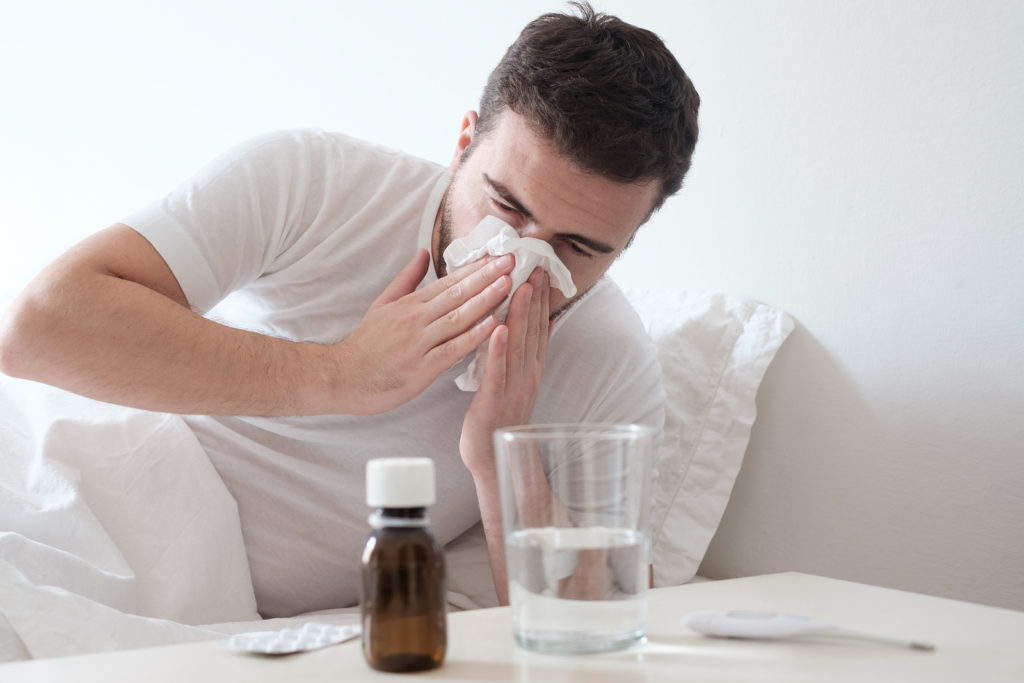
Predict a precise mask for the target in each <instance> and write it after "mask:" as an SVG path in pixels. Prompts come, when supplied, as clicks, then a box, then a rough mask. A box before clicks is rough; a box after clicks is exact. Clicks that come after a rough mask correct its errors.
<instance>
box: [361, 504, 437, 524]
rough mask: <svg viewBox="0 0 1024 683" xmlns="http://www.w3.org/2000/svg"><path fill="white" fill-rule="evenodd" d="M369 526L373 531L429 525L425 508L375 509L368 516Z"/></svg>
mask: <svg viewBox="0 0 1024 683" xmlns="http://www.w3.org/2000/svg"><path fill="white" fill-rule="evenodd" d="M369 522H370V526H371V527H373V528H374V529H383V528H384V527H425V526H427V525H428V524H429V520H428V519H427V508H425V507H418V508H377V510H376V511H375V512H374V513H373V514H371V515H370V519H369Z"/></svg>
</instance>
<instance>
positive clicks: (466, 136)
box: [448, 109, 478, 178]
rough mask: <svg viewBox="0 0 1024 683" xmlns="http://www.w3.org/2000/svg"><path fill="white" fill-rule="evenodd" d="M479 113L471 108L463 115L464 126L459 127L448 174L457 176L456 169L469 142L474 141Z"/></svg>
mask: <svg viewBox="0 0 1024 683" xmlns="http://www.w3.org/2000/svg"><path fill="white" fill-rule="evenodd" d="M477 118H478V117H477V113H476V112H475V111H473V110H472V109H470V110H469V111H467V112H466V115H465V116H463V117H462V127H461V128H460V129H459V137H458V139H457V140H456V141H455V154H454V155H452V160H451V163H450V164H448V175H449V176H450V177H452V178H454V177H455V171H456V170H457V169H458V168H459V164H460V163H462V155H463V154H465V152H466V148H468V147H469V143H471V142H472V141H473V133H474V132H475V131H476V122H477Z"/></svg>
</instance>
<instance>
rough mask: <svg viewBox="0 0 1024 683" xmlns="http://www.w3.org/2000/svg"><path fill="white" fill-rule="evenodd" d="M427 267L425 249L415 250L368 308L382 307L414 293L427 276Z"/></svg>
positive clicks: (428, 261) (428, 259)
mask: <svg viewBox="0 0 1024 683" xmlns="http://www.w3.org/2000/svg"><path fill="white" fill-rule="evenodd" d="M428 265H430V254H429V253H428V252H427V250H426V249H419V250H417V251H416V255H415V256H413V257H412V260H411V261H409V263H408V265H406V266H405V267H404V268H402V269H401V270H400V271H398V275H396V276H395V278H394V279H393V280H392V281H391V282H390V283H389V284H388V286H387V287H385V288H384V291H383V292H381V294H380V296H378V297H377V298H376V300H374V302H373V303H372V304H371V305H370V308H377V307H379V306H383V305H384V304H387V303H391V302H392V301H396V300H398V299H401V298H402V297H403V296H405V295H406V294H410V293H412V292H414V291H416V285H418V284H419V283H420V282H422V281H423V277H424V276H425V275H426V274H427V266H428Z"/></svg>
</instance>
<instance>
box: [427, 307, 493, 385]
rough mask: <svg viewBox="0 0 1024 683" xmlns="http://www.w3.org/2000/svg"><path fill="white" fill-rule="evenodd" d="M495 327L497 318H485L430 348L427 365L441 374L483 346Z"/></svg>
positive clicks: (490, 316) (491, 316)
mask: <svg viewBox="0 0 1024 683" xmlns="http://www.w3.org/2000/svg"><path fill="white" fill-rule="evenodd" d="M497 326H498V320H497V318H495V317H494V316H493V315H489V316H487V317H485V318H484V319H483V320H481V321H479V322H477V323H476V324H475V325H473V326H472V327H470V328H469V329H468V330H466V331H465V332H463V333H461V334H458V335H456V336H454V337H452V338H451V339H447V340H445V341H443V342H441V343H440V344H437V345H435V346H434V347H433V348H431V349H430V350H429V351H428V352H427V354H426V356H425V358H426V361H427V364H428V365H429V366H430V367H431V369H432V370H434V371H435V372H436V373H437V374H441V373H442V372H444V371H445V370H447V369H449V368H451V367H452V366H453V365H455V364H456V363H458V362H459V361H460V360H462V359H463V358H465V357H466V356H467V355H468V354H469V352H470V351H473V350H474V349H476V348H477V347H479V346H480V345H481V344H483V343H484V341H485V340H486V339H487V337H488V336H489V335H490V334H491V332H493V331H494V328H495V327H497Z"/></svg>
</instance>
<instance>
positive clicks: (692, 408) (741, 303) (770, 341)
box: [626, 290, 794, 586]
mask: <svg viewBox="0 0 1024 683" xmlns="http://www.w3.org/2000/svg"><path fill="white" fill-rule="evenodd" d="M626 297H627V298H628V299H629V300H630V303H632V304H633V307H634V308H635V309H636V310H637V313H639V314H640V318H641V320H643V321H644V324H645V325H646V326H647V330H648V332H649V333H650V335H651V337H652V338H653V339H654V341H655V343H656V344H657V345H658V355H659V360H660V361H661V367H662V379H663V382H664V385H665V394H666V402H665V440H664V443H663V445H662V449H661V451H660V453H659V462H658V480H657V483H656V485H655V494H654V499H653V501H652V513H651V520H652V524H651V528H652V536H653V539H654V548H653V555H654V557H653V561H654V585H655V586H671V585H678V584H681V583H685V582H687V581H689V580H690V579H692V578H693V577H694V575H696V573H697V568H698V567H699V566H700V563H701V560H702V559H703V557H704V552H705V551H706V550H707V547H708V544H709V543H710V542H711V537H712V536H714V534H715V530H716V529H717V528H718V523H719V522H720V521H721V519H722V513H723V512H725V506H726V504H727V503H728V502H729V495H730V494H731V493H732V487H733V482H734V481H735V480H736V475H737V473H738V472H739V469H740V465H741V464H742V462H743V455H744V453H745V452H746V450H747V441H748V440H749V438H750V428H751V426H752V425H753V424H754V418H755V416H756V414H757V407H756V404H755V398H756V396H757V389H758V387H759V386H760V384H761V380H762V379H763V378H764V373H765V371H766V370H767V369H768V364H769V363H770V362H771V360H772V358H773V357H774V356H775V352H776V351H778V349H779V347H780V346H781V345H782V342H784V341H785V340H786V337H788V336H789V333H790V332H792V331H793V326H794V324H793V319H792V318H791V317H790V316H789V315H787V314H786V313H784V312H782V311H780V310H778V309H775V308H772V307H771V306H768V305H766V304H762V303H759V302H756V301H750V300H744V299H738V298H735V297H731V296H728V295H726V294H721V293H712V292H706V293H694V294H691V293H686V292H670V291H650V290H626Z"/></svg>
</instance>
